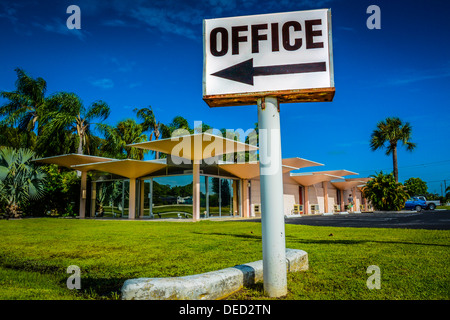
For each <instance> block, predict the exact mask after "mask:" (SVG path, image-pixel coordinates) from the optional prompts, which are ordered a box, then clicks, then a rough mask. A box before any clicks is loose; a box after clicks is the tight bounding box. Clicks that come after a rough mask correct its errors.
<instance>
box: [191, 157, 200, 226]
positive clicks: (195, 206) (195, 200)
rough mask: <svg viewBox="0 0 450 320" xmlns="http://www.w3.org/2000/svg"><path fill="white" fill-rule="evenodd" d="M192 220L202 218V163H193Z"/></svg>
mask: <svg viewBox="0 0 450 320" xmlns="http://www.w3.org/2000/svg"><path fill="white" fill-rule="evenodd" d="M192 167H193V168H192V183H193V185H192V220H194V221H198V220H200V163H197V162H196V161H195V160H194V161H193V164H192Z"/></svg>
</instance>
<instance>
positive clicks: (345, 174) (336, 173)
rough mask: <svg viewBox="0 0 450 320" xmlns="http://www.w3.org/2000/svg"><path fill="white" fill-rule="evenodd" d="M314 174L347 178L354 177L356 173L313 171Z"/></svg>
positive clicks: (346, 171)
mask: <svg viewBox="0 0 450 320" xmlns="http://www.w3.org/2000/svg"><path fill="white" fill-rule="evenodd" d="M313 173H314V174H331V175H335V176H341V177H343V176H349V175H356V174H357V173H356V172H353V171H348V170H327V171H315V172H313Z"/></svg>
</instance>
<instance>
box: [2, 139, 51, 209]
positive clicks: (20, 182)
mask: <svg viewBox="0 0 450 320" xmlns="http://www.w3.org/2000/svg"><path fill="white" fill-rule="evenodd" d="M33 158H34V152H33V151H31V150H29V149H13V148H9V147H1V148H0V200H3V201H5V202H6V214H7V216H8V217H9V216H13V217H16V216H18V215H19V214H20V209H21V208H22V207H23V205H24V204H26V203H27V202H28V201H29V200H33V199H39V198H40V197H42V196H43V195H44V187H45V177H46V174H45V173H44V172H43V171H42V170H41V169H40V168H36V167H34V165H33V163H31V160H33Z"/></svg>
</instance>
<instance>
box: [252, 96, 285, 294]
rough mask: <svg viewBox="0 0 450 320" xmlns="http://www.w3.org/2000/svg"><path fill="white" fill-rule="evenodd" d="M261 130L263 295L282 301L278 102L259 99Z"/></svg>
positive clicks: (280, 175)
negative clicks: (278, 298)
mask: <svg viewBox="0 0 450 320" xmlns="http://www.w3.org/2000/svg"><path fill="white" fill-rule="evenodd" d="M258 130H259V168H260V183H261V210H262V214H261V225H262V246H263V270H264V291H265V293H266V294H267V295H268V296H270V297H280V296H284V295H286V294H287V271H286V242H285V228H284V210H283V176H282V171H281V136H280V111H279V104H278V100H277V98H275V97H264V98H260V99H258Z"/></svg>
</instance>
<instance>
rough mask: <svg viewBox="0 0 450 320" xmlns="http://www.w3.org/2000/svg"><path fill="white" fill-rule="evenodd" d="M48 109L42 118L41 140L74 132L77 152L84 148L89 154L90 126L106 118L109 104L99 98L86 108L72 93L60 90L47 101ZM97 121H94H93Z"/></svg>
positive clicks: (80, 152) (81, 152)
mask: <svg viewBox="0 0 450 320" xmlns="http://www.w3.org/2000/svg"><path fill="white" fill-rule="evenodd" d="M47 109H48V111H47V112H46V115H45V118H44V122H45V123H44V127H43V135H44V136H45V139H43V141H48V140H51V139H52V137H55V136H56V135H57V134H58V133H61V132H70V133H76V136H77V137H78V147H77V153H79V154H83V153H84V149H85V148H86V149H87V153H88V154H90V150H89V140H90V138H91V135H92V126H93V125H97V126H98V125H99V124H100V123H101V122H102V121H104V120H106V118H108V116H109V113H110V109H109V106H108V105H107V104H106V103H105V102H103V101H101V100H99V101H96V102H94V103H92V104H91V105H90V106H89V108H88V109H86V108H85V107H84V106H83V103H82V101H81V99H80V98H79V97H78V96H77V95H76V94H74V93H67V92H60V93H57V94H55V95H53V96H52V97H51V98H50V99H49V102H48V106H47ZM96 120H97V121H98V122H94V121H96Z"/></svg>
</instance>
